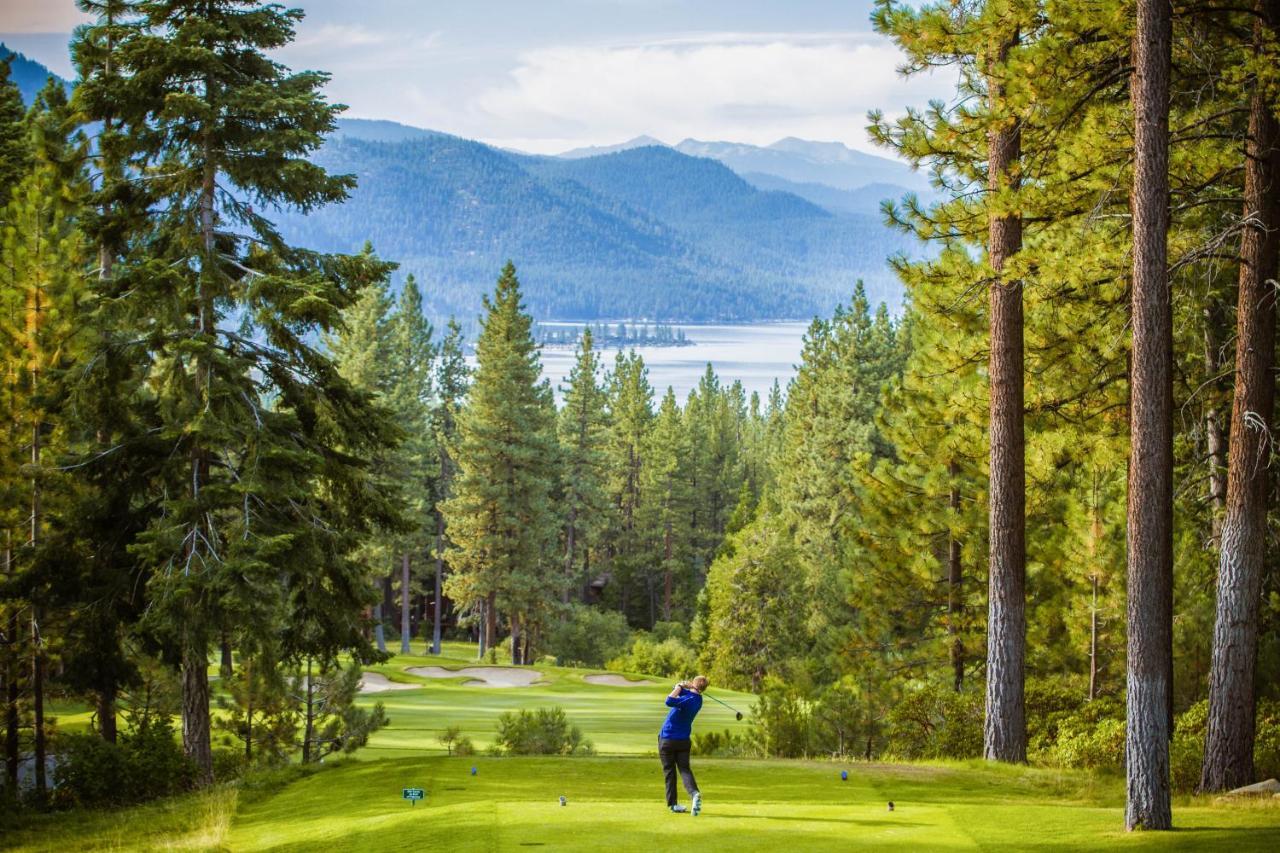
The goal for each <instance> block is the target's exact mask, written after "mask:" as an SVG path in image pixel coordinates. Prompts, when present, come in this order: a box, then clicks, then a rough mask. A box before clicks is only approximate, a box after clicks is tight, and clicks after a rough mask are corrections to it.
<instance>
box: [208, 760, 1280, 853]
mask: <svg viewBox="0 0 1280 853" xmlns="http://www.w3.org/2000/svg"><path fill="white" fill-rule="evenodd" d="M473 766H474V767H476V769H477V771H478V772H477V775H475V776H472V775H471V773H470V768H471V767H473ZM842 769H846V770H848V771H849V781H847V782H842V781H840V776H839V774H840V770H842ZM694 770H695V772H696V773H697V775H698V781H699V785H700V787H701V788H702V790H703V792H704V795H705V797H706V805H705V809H704V812H703V814H702V815H701V816H699V817H697V818H694V817H692V816H691V815H675V814H671V813H669V812H667V810H666V808H665V805H664V802H663V796H662V774H661V770H660V767H659V765H658V762H657V760H656V759H644V758H623V757H615V758H489V757H480V758H441V757H435V758H419V759H397V760H386V761H378V762H361V763H350V764H346V765H344V766H341V767H336V768H333V769H331V770H327V771H324V772H321V773H318V774H316V775H314V776H311V777H309V778H306V779H303V780H301V781H298V782H295V783H293V784H292V785H290V786H289V787H287V788H286V789H284V790H283V791H282V792H281V793H279V794H277V795H275V796H273V797H269V798H264V799H261V800H258V801H256V802H254V803H251V804H248V805H246V806H244V807H243V808H241V810H240V812H239V813H238V814H237V815H236V818H235V820H234V821H233V823H232V827H231V831H230V833H229V834H228V836H227V843H228V846H229V848H230V849H232V850H236V851H241V850H243V851H267V850H271V851H288V850H297V851H302V850H370V851H396V850H424V849H430V850H456V851H498V850H518V849H522V848H526V847H547V848H551V849H556V850H604V849H608V850H610V851H631V850H637V851H639V850H645V851H651V850H654V849H661V848H663V847H665V846H667V845H670V844H672V843H673V840H674V839H676V838H678V839H679V841H680V844H681V845H682V846H684V845H691V846H692V848H693V849H697V848H698V847H703V848H704V849H709V850H734V851H737V850H771V849H773V850H779V849H788V850H846V849H849V848H850V847H853V846H858V847H862V848H863V849H873V850H1019V849H1028V848H1033V847H1034V848H1037V849H1044V850H1062V851H1067V850H1085V849H1100V848H1109V849H1133V850H1230V851H1236V853H1239V851H1250V850H1259V851H1262V850H1267V851H1275V850H1278V849H1280V804H1272V803H1271V802H1267V803H1264V804H1258V803H1243V804H1230V805H1226V804H1214V803H1213V802H1212V801H1196V800H1187V801H1180V802H1179V807H1178V809H1177V812H1176V820H1177V824H1178V831H1177V832H1174V833H1137V834H1131V833H1125V832H1124V831H1123V829H1122V806H1123V800H1124V792H1123V787H1122V784H1121V782H1120V781H1119V780H1115V779H1111V780H1105V781H1100V780H1098V779H1097V778H1095V777H1093V776H1090V775H1089V774H1087V773H1061V772H1058V771H1048V770H1042V769H1033V768H1006V767H990V766H986V765H983V764H979V763H974V764H963V765H954V766H942V767H935V766H892V765H865V764H849V765H840V764H835V763H830V762H800V761H735V760H727V759H722V760H699V759H697V758H695V759H694ZM404 787H422V788H424V789H426V791H427V799H426V801H425V802H424V803H421V804H419V805H417V806H411V805H410V804H409V803H407V802H405V801H403V800H402V799H401V789H402V788H404ZM561 796H564V797H566V799H567V801H568V804H567V805H565V806H563V807H562V806H561V805H560V804H559V797H561ZM681 799H682V801H684V802H686V803H687V802H688V798H687V797H686V796H685V795H684V794H683V792H682V793H681ZM890 799H892V800H894V802H895V805H896V810H895V811H893V812H889V811H888V809H887V805H886V804H887V802H888V800H890Z"/></svg>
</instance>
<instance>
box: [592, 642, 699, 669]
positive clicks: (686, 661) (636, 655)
mask: <svg viewBox="0 0 1280 853" xmlns="http://www.w3.org/2000/svg"><path fill="white" fill-rule="evenodd" d="M693 664H694V654H693V649H691V648H689V646H687V645H686V644H685V643H683V642H682V641H680V640H679V639H677V638H675V637H668V638H667V639H665V640H661V641H658V640H655V639H654V638H653V637H652V636H651V635H649V634H647V633H644V632H638V633H637V636H636V638H635V640H634V641H633V642H632V643H631V649H630V651H628V652H627V653H626V654H624V655H621V656H619V657H616V658H614V659H613V660H611V661H609V662H608V663H607V664H605V668H606V669H609V670H612V671H614V672H638V673H643V674H645V675H655V676H658V677H659V678H682V677H684V676H686V675H688V674H689V668H690V667H691V666H693Z"/></svg>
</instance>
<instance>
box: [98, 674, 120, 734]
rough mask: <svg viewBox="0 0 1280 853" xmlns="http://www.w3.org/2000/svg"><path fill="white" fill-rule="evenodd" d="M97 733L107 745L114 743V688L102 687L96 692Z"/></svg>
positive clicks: (115, 727)
mask: <svg viewBox="0 0 1280 853" xmlns="http://www.w3.org/2000/svg"><path fill="white" fill-rule="evenodd" d="M98 731H99V733H100V734H101V735H102V739H103V740H105V741H106V742H107V743H115V742H116V736H117V734H118V729H117V726H116V686H115V685H114V684H109V685H104V686H103V688H102V689H101V690H99V691H98Z"/></svg>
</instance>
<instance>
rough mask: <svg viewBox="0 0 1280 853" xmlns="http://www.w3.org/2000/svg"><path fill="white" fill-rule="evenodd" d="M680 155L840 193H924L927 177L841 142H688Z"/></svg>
mask: <svg viewBox="0 0 1280 853" xmlns="http://www.w3.org/2000/svg"><path fill="white" fill-rule="evenodd" d="M675 148H676V150H677V151H680V152H682V153H684V154H689V155H691V156H694V157H710V158H712V159H714V160H719V161H720V162H721V163H724V164H725V165H726V166H728V167H729V168H730V169H732V170H733V171H735V172H737V173H738V174H739V175H745V174H749V173H755V174H764V175H772V176H774V177H778V178H784V179H786V180H788V181H794V182H796V183H801V184H825V185H827V186H830V187H835V188H836V189H842V190H856V189H859V188H861V187H865V186H868V185H869V184H887V185H890V186H898V187H903V188H904V189H906V190H919V191H925V190H927V189H928V186H929V183H928V180H927V178H926V176H924V175H922V174H920V173H919V172H914V171H912V169H911V167H910V166H907V165H906V164H904V163H899V162H898V161H897V160H890V159H888V158H886V157H876V156H873V155H871V154H864V153H862V152H861V151H854V150H853V149H852V148H849V147H847V146H845V145H842V144H841V143H839V142H807V141H805V140H803V139H794V138H788V139H782V140H779V141H777V142H775V143H773V144H772V145H769V146H767V147H763V148H762V147H760V146H757V145H744V144H742V143H737V142H701V141H699V140H697V139H686V140H684V141H683V142H681V143H680V144H679V145H677V146H675Z"/></svg>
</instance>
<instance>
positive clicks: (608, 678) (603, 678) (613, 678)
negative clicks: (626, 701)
mask: <svg viewBox="0 0 1280 853" xmlns="http://www.w3.org/2000/svg"><path fill="white" fill-rule="evenodd" d="M582 680H583V681H585V682H587V684H603V685H605V686H606V687H645V686H646V685H650V684H656V683H657V682H654V681H650V680H649V679H647V678H641V679H639V680H637V681H632V680H631V679H629V678H627V677H626V676H625V675H617V674H616V673H612V672H602V673H600V674H598V675H584V676H582Z"/></svg>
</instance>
